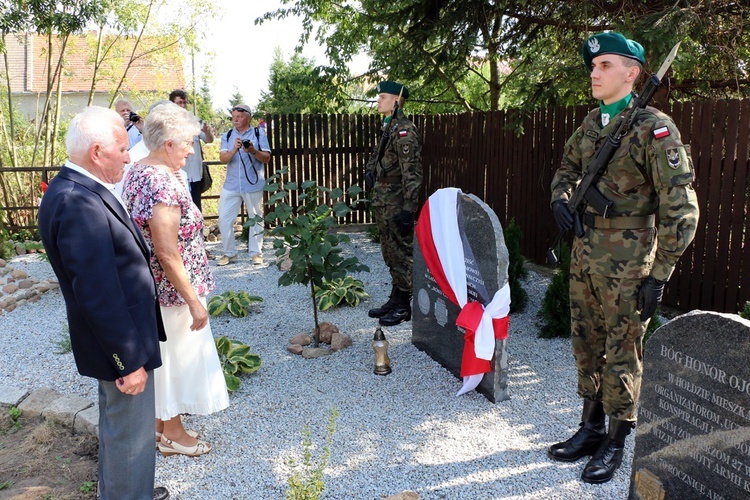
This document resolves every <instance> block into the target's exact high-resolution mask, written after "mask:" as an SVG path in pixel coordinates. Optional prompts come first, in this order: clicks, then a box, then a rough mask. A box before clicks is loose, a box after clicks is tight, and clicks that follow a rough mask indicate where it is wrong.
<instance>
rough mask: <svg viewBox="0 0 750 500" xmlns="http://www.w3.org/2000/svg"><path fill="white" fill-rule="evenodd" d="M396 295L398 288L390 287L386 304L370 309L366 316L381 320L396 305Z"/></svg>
mask: <svg viewBox="0 0 750 500" xmlns="http://www.w3.org/2000/svg"><path fill="white" fill-rule="evenodd" d="M396 293H398V288H396V287H395V286H392V287H391V296H390V297H389V298H388V302H386V303H385V304H383V305H382V306H380V307H376V308H375V309H370V310H369V311H368V312H367V315H368V316H369V317H371V318H382V317H383V316H385V315H386V314H388V313H389V312H391V311H392V310H393V308H394V307H396V306H397V305H398V296H397V295H396Z"/></svg>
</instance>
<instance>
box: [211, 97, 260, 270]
mask: <svg viewBox="0 0 750 500" xmlns="http://www.w3.org/2000/svg"><path fill="white" fill-rule="evenodd" d="M251 118H252V113H251V111H250V107H249V106H247V105H246V104H238V105H236V106H235V107H233V108H232V125H233V126H234V128H232V129H230V130H229V132H227V133H226V134H224V135H222V136H221V149H220V151H219V161H220V162H221V163H225V164H226V165H227V175H226V178H225V180H224V186H223V188H222V190H221V195H220V196H219V230H220V231H221V245H222V250H223V252H224V255H223V256H222V257H221V258H220V259H219V260H218V261H216V263H217V264H218V265H220V266H225V265H227V264H229V263H230V262H231V261H232V260H234V258H235V257H236V256H237V244H236V242H235V241H234V222H235V221H236V220H237V215H238V214H239V211H240V206H241V205H242V202H243V201H244V202H245V207H246V208H247V214H248V216H249V217H254V216H256V215H260V216H262V215H263V205H262V203H263V186H265V185H266V177H265V164H266V163H267V162H268V161H269V160H270V159H271V148H270V146H269V145H268V138H267V137H266V132H265V129H263V128H260V127H254V128H253V127H250V119H251ZM247 247H248V252H249V253H250V258H251V259H252V262H253V264H255V265H261V264H263V255H262V253H263V224H262V223H258V224H256V225H255V226H253V227H251V228H250V234H249V237H248V242H247Z"/></svg>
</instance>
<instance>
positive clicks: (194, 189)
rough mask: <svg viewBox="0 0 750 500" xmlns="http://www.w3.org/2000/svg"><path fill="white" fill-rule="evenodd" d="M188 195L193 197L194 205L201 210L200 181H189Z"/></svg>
mask: <svg viewBox="0 0 750 500" xmlns="http://www.w3.org/2000/svg"><path fill="white" fill-rule="evenodd" d="M190 197H191V198H192V199H193V203H195V206H196V207H198V210H203V209H202V208H201V181H195V182H191V183H190Z"/></svg>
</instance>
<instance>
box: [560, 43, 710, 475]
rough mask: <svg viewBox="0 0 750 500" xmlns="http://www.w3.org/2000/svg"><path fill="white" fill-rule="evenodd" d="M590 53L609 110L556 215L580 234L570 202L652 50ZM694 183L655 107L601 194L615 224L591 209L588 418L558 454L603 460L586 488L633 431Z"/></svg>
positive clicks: (578, 137)
mask: <svg viewBox="0 0 750 500" xmlns="http://www.w3.org/2000/svg"><path fill="white" fill-rule="evenodd" d="M581 52H582V55H583V60H584V63H585V64H586V67H587V68H588V69H589V70H590V71H591V90H592V94H593V96H594V98H595V99H598V100H599V101H600V103H599V107H598V108H597V109H595V110H593V111H591V112H590V113H589V114H588V116H586V118H585V119H584V120H583V123H582V125H581V126H580V127H579V128H578V130H576V131H575V133H574V134H573V136H572V137H571V138H570V139H569V140H568V142H567V143H566V144H565V152H564V156H563V160H562V165H561V166H560V168H559V169H558V170H557V172H556V174H555V176H554V179H553V180H552V210H553V213H554V216H555V221H556V223H557V225H558V227H559V228H560V230H565V231H567V230H569V229H570V228H571V227H572V225H573V216H572V214H571V212H570V210H569V209H568V200H569V199H570V197H571V195H572V193H573V191H574V190H575V189H576V186H577V185H578V183H579V182H580V180H581V177H582V176H583V174H584V172H585V171H586V169H587V167H588V165H589V163H590V162H591V161H592V160H593V158H594V156H595V154H594V153H595V152H596V151H597V150H598V149H599V148H600V147H601V145H602V144H603V143H604V141H605V140H606V138H607V135H608V134H609V133H611V132H612V131H613V130H614V129H615V128H616V127H617V122H618V119H619V118H620V117H621V116H622V114H624V113H627V112H628V110H629V109H630V108H631V107H632V106H633V102H632V101H633V86H634V84H635V81H636V80H637V79H638V76H639V75H640V74H641V73H642V72H643V64H645V57H644V51H643V47H642V46H641V45H640V44H638V43H637V42H634V41H633V40H628V39H626V38H625V37H624V36H623V35H621V34H619V33H614V32H608V33H600V34H597V35H594V36H592V37H590V38H589V39H588V40H586V42H585V43H584V44H583V47H582V49H581ZM693 180H694V171H693V164H692V159H691V157H690V150H689V146H686V145H684V144H682V141H681V139H680V133H679V131H678V130H677V127H676V126H675V124H674V122H673V121H672V119H671V118H670V117H669V116H667V115H666V114H664V113H661V112H660V111H658V110H656V109H654V108H651V107H646V108H645V109H644V110H642V111H640V112H639V114H638V115H637V117H636V119H635V121H634V123H633V127H632V129H631V130H630V131H629V132H628V133H627V135H626V136H625V137H624V138H623V140H622V145H621V146H620V148H619V149H618V150H617V151H616V152H615V154H614V156H613V158H612V160H611V161H610V163H609V165H608V166H607V168H606V171H605V172H604V174H603V175H602V177H601V178H600V179H599V180H598V182H596V184H595V186H594V187H596V188H597V189H598V190H599V191H600V192H601V194H603V195H604V196H605V197H606V198H607V199H608V200H610V201H612V202H613V206H612V209H611V214H612V215H611V217H608V218H603V217H601V216H600V215H599V214H597V213H596V212H595V211H594V210H593V208H592V207H590V206H589V207H588V208H587V209H586V212H585V214H584V216H583V224H584V235H583V237H576V238H575V239H574V241H573V246H572V250H571V265H570V316H571V333H572V346H573V355H574V357H575V361H576V365H577V368H578V395H579V396H581V397H582V398H583V416H582V418H581V420H582V421H581V424H580V429H579V430H578V432H576V433H575V435H574V436H573V437H571V438H570V439H568V440H567V441H563V442H561V443H557V444H554V445H552V446H551V447H550V448H549V450H548V455H549V456H550V457H551V458H553V459H555V460H562V461H566V462H572V461H576V460H578V459H580V458H581V457H583V456H586V455H593V456H592V458H591V459H590V460H589V462H588V463H587V464H586V467H585V468H584V470H583V473H582V476H581V478H582V479H583V481H585V482H587V483H595V484H598V483H605V482H607V481H609V480H610V479H611V478H612V476H613V474H614V473H615V471H616V470H617V468H618V467H619V466H620V463H621V462H622V456H623V448H624V444H625V438H626V436H627V435H628V434H629V433H630V430H631V428H633V427H634V426H635V421H636V410H637V405H638V397H639V394H640V388H641V375H642V372H643V336H644V334H645V332H646V328H647V327H648V323H649V320H650V318H651V316H653V314H654V313H655V311H656V307H657V305H658V304H659V302H660V301H661V297H662V293H663V290H664V285H665V284H666V283H667V280H669V277H670V275H671V274H672V271H674V268H675V265H676V264H677V260H678V259H679V258H680V256H681V255H682V253H683V252H684V251H685V249H686V248H687V246H688V245H689V244H690V242H692V240H693V236H694V235H695V230H696V225H697V223H698V202H697V199H696V196H695V192H694V191H693V189H692V187H691V182H693ZM657 214H658V221H659V222H658V226H657V225H656V215H657ZM605 414H606V415H609V431H608V432H607V429H606V428H605V425H604V423H605V422H604V420H605V418H604V417H605Z"/></svg>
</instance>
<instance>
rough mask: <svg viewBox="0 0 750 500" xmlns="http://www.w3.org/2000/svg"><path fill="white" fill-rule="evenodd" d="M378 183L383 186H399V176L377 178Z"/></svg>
mask: <svg viewBox="0 0 750 500" xmlns="http://www.w3.org/2000/svg"><path fill="white" fill-rule="evenodd" d="M378 182H382V183H383V184H400V183H401V176H400V175H399V176H391V177H378Z"/></svg>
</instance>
